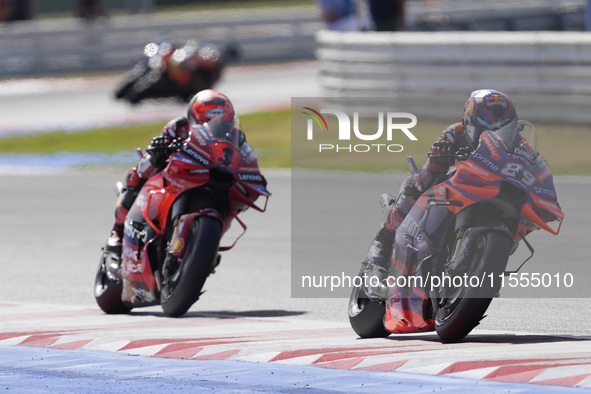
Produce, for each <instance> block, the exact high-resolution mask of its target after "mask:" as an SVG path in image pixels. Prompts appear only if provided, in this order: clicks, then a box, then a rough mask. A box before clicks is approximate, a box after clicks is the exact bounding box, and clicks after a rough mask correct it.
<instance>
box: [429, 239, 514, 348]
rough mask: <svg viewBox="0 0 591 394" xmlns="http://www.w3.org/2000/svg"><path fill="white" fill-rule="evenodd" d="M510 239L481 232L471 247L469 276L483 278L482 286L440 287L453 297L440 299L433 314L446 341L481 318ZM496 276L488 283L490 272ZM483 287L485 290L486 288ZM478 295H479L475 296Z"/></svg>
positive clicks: (458, 336) (496, 286)
mask: <svg viewBox="0 0 591 394" xmlns="http://www.w3.org/2000/svg"><path fill="white" fill-rule="evenodd" d="M512 244H513V242H512V240H511V238H510V237H509V236H508V235H506V234H503V233H501V232H499V231H487V232H484V233H482V234H480V235H479V236H478V237H477V238H476V239H475V241H474V245H473V246H472V248H473V249H472V250H473V252H472V255H473V260H472V262H471V263H470V269H469V272H468V273H467V274H468V277H472V276H477V277H478V278H483V276H484V280H485V282H484V283H485V284H484V285H483V288H473V287H470V286H466V287H461V288H457V289H456V288H440V289H439V291H440V294H445V295H450V294H453V293H454V292H455V294H454V295H453V296H452V297H447V298H441V299H439V301H438V309H437V312H436V314H435V330H436V331H437V334H438V335H439V337H440V338H441V339H442V340H443V341H445V342H457V341H460V340H461V339H463V338H464V337H466V335H468V334H469V333H470V331H472V330H473V329H474V327H476V326H477V325H478V324H479V323H480V320H482V318H483V317H484V314H485V312H486V310H487V309H488V306H489V305H490V302H491V301H492V298H493V297H494V296H495V295H496V294H498V291H499V288H500V285H501V279H500V275H501V274H502V273H503V272H504V271H505V267H506V266H507V260H508V259H509V254H510V252H511V247H512ZM491 274H492V276H491V277H492V278H494V279H495V281H494V285H493V286H490V285H491V282H490V277H489V275H491ZM485 289H486V291H485ZM477 297H479V298H477Z"/></svg>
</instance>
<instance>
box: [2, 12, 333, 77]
mask: <svg viewBox="0 0 591 394" xmlns="http://www.w3.org/2000/svg"><path fill="white" fill-rule="evenodd" d="M321 27H322V23H321V21H320V20H319V19H318V17H317V15H316V14H315V13H310V7H290V8H284V9H281V10H280V12H279V13H277V12H273V11H272V10H271V9H268V10H266V11H265V12H260V11H258V10H255V11H232V12H199V13H186V14H173V15H168V14H158V15H148V16H133V17H130V16H120V17H112V18H110V19H108V20H104V21H102V22H96V23H94V24H84V23H81V22H80V21H78V20H73V19H64V20H60V21H32V22H25V23H13V24H6V25H2V26H0V53H2V55H3V56H1V57H0V75H5V76H7V75H26V74H38V73H54V72H76V71H97V70H108V69H121V68H127V67H129V66H131V65H132V64H133V63H134V62H135V61H136V60H137V59H138V58H139V56H140V55H141V53H142V50H143V48H144V46H145V44H147V43H149V42H151V41H155V40H156V41H158V40H170V41H173V42H179V43H183V42H185V41H187V40H189V39H193V40H197V41H200V42H208V43H213V44H220V45H223V44H225V43H230V42H232V43H235V44H237V45H238V47H239V48H240V51H241V54H242V57H241V61H243V62H268V61H277V60H297V59H310V58H313V56H314V50H315V48H316V42H315V39H314V34H315V32H317V31H318V30H319V29H320V28H321Z"/></svg>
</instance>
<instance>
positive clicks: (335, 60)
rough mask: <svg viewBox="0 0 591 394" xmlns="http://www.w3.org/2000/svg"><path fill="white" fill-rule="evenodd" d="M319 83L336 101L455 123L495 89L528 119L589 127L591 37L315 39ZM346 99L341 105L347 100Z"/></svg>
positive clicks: (323, 36)
mask: <svg viewBox="0 0 591 394" xmlns="http://www.w3.org/2000/svg"><path fill="white" fill-rule="evenodd" d="M317 41H318V50H317V58H318V60H319V69H320V77H319V81H320V84H321V86H322V88H323V90H324V92H325V94H326V95H327V96H329V97H333V101H335V102H337V103H338V101H339V97H344V98H347V97H374V98H375V99H373V100H366V103H365V104H366V105H367V106H368V107H372V108H374V109H375V108H381V109H383V110H389V111H392V110H400V111H402V112H412V113H414V114H415V115H420V116H424V117H435V118H450V116H453V117H455V118H456V119H457V118H458V117H459V116H460V113H461V109H462V107H463V104H464V103H465V101H466V99H467V98H468V96H469V94H470V92H471V91H473V90H476V89H481V88H491V89H498V90H501V91H503V92H505V93H507V94H508V95H509V96H510V97H512V98H513V100H514V102H515V104H516V106H517V107H518V111H519V114H520V116H521V117H522V118H524V119H530V120H542V121H546V122H574V123H587V122H590V121H591V111H590V109H591V34H589V33H585V32H438V33H426V32H416V33H346V34H338V33H334V32H328V31H322V32H320V33H318V34H317ZM344 101H345V100H343V102H344Z"/></svg>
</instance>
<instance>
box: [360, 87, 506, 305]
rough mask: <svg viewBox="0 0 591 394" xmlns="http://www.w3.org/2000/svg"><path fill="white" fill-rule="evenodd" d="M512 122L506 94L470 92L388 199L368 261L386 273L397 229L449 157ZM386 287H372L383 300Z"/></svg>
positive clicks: (440, 178) (441, 172) (446, 167)
mask: <svg viewBox="0 0 591 394" xmlns="http://www.w3.org/2000/svg"><path fill="white" fill-rule="evenodd" d="M512 123H517V112H516V110H515V106H514V105H513V102H512V101H511V99H509V97H508V96H507V95H505V94H504V93H501V92H499V91H496V90H491V89H481V90H476V91H474V92H472V94H471V95H470V98H469V99H468V101H467V102H466V104H465V106H464V112H463V115H462V121H461V122H459V123H454V124H452V125H450V126H448V127H447V128H446V129H445V130H444V131H443V132H442V133H441V135H440V137H439V139H438V140H437V141H435V142H434V143H433V145H432V146H431V151H430V152H429V155H428V159H427V162H426V163H425V164H424V165H423V166H422V167H421V168H420V169H419V171H418V172H417V173H416V174H414V175H410V176H408V177H407V178H406V179H405V180H404V182H403V183H402V186H401V187H400V191H399V194H398V196H397V197H396V199H394V200H391V201H388V204H389V206H388V209H389V210H388V211H387V213H386V218H385V224H384V226H383V227H382V228H381V229H380V231H379V232H378V234H377V235H376V237H375V238H374V240H373V242H372V244H371V246H370V248H369V251H368V254H367V261H369V262H371V263H373V264H375V265H377V266H378V267H380V268H381V269H383V271H382V272H383V273H384V275H387V272H388V269H389V265H390V259H391V255H392V245H393V242H394V236H395V233H396V230H397V229H398V227H399V226H400V224H401V223H402V220H403V219H404V218H405V217H406V215H407V214H408V212H409V211H410V209H411V208H412V207H413V205H414V204H415V202H416V201H417V199H418V198H419V197H420V196H421V195H422V194H423V193H424V192H425V191H427V190H429V189H430V188H431V187H433V186H434V185H436V184H438V183H440V182H442V181H444V180H445V177H446V174H447V172H448V170H449V168H450V166H452V165H453V163H454V160H455V159H454V158H452V157H450V156H451V155H454V154H456V153H457V152H458V151H461V150H466V149H469V150H470V151H472V150H474V149H476V147H477V146H478V142H479V139H480V135H481V134H482V132H484V131H485V130H497V129H499V128H501V127H504V126H507V125H509V124H512ZM387 290H388V289H387V288H386V287H385V286H384V285H382V286H381V287H380V288H377V289H373V291H374V292H375V293H376V294H379V295H380V296H382V297H383V298H384V299H385V298H387Z"/></svg>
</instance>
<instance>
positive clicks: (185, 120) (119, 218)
mask: <svg viewBox="0 0 591 394" xmlns="http://www.w3.org/2000/svg"><path fill="white" fill-rule="evenodd" d="M213 118H216V119H220V120H221V121H223V122H232V121H235V122H236V123H235V127H236V128H238V129H240V127H239V124H238V120H237V118H235V113H234V107H233V106H232V103H231V102H230V100H229V99H228V97H226V96H225V95H223V94H222V93H219V92H217V91H215V90H211V89H208V90H202V91H200V92H199V93H197V94H196V95H195V96H194V97H193V99H192V100H191V102H190V103H189V108H188V111H187V115H186V116H180V117H178V118H176V119H173V120H171V121H170V122H168V123H167V124H166V126H164V129H163V130H162V133H161V134H160V135H159V136H156V137H154V138H152V142H151V143H150V145H149V146H148V148H147V149H146V152H147V153H146V154H145V155H144V156H143V157H142V158H141V159H140V161H139V163H138V165H137V167H133V168H132V169H131V170H129V172H128V173H127V177H126V178H125V188H124V189H123V192H122V193H121V194H120V195H119V198H118V200H117V204H116V207H115V224H114V225H113V229H112V231H111V235H110V236H109V238H108V239H107V243H106V245H105V247H104V250H105V252H111V253H115V254H116V255H117V256H120V255H121V242H122V239H123V223H124V221H125V217H126V216H127V212H128V211H129V209H130V208H131V206H132V205H133V202H134V201H135V199H136V197H137V195H138V193H139V191H140V189H141V188H142V186H143V185H144V183H146V181H147V180H148V179H149V178H150V177H151V176H153V175H155V174H157V173H158V172H160V171H162V169H164V167H165V164H166V161H167V159H168V157H169V156H170V155H171V154H172V153H173V152H175V151H177V150H178V149H180V148H181V147H182V146H183V143H184V141H185V140H186V139H187V138H188V137H189V131H190V129H191V127H192V126H194V125H196V124H203V123H206V122H208V121H210V120H211V119H213ZM240 140H241V141H245V140H246V139H245V137H244V133H243V132H242V130H240Z"/></svg>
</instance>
